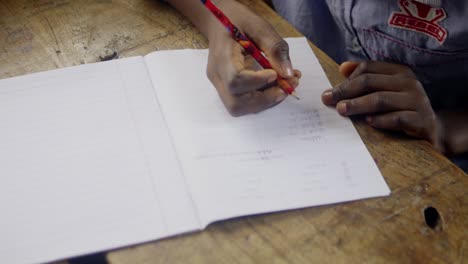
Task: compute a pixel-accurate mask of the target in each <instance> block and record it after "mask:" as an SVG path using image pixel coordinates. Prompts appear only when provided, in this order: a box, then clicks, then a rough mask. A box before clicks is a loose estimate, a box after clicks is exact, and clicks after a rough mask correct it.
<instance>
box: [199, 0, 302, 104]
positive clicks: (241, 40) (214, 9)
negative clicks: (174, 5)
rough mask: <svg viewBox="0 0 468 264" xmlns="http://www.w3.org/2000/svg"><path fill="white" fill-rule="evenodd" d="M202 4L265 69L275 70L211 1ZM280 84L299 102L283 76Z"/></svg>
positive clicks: (204, 1) (279, 77) (279, 78)
mask: <svg viewBox="0 0 468 264" xmlns="http://www.w3.org/2000/svg"><path fill="white" fill-rule="evenodd" d="M201 1H202V3H203V4H204V5H205V6H206V8H208V10H210V11H211V13H213V14H214V15H215V17H216V18H217V19H218V20H219V21H220V22H221V23H222V24H223V25H224V26H225V27H226V29H227V30H228V31H229V33H231V36H232V37H233V38H234V39H235V40H236V41H237V42H238V43H239V44H240V45H241V46H242V47H243V48H244V49H245V51H246V52H247V53H249V54H250V55H251V56H252V58H254V59H255V60H256V61H257V62H258V64H260V65H261V66H262V67H263V68H264V69H273V67H271V63H270V62H269V61H268V59H267V58H265V56H264V55H263V53H262V51H261V50H260V49H259V48H258V47H257V46H256V45H255V44H254V43H253V42H252V41H251V40H250V39H249V38H247V37H246V36H245V35H244V34H242V32H240V30H239V29H238V28H237V27H236V26H235V25H234V24H233V23H232V22H231V21H230V20H229V18H228V17H227V16H226V15H225V14H224V13H223V12H222V11H221V10H219V8H218V7H216V6H215V5H214V4H213V2H211V0H201ZM278 84H279V86H280V87H281V89H283V91H284V92H285V93H286V94H289V95H291V96H293V97H294V98H296V99H298V100H299V97H297V95H296V92H295V91H294V88H293V87H292V86H291V85H290V84H289V83H288V82H287V81H286V80H285V79H284V78H282V77H281V76H278Z"/></svg>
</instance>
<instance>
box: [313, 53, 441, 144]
mask: <svg viewBox="0 0 468 264" xmlns="http://www.w3.org/2000/svg"><path fill="white" fill-rule="evenodd" d="M340 71H341V73H342V74H343V75H344V76H345V77H347V79H346V80H345V81H343V82H342V83H340V84H339V85H337V86H336V87H334V88H333V89H329V90H326V91H325V92H323V94H322V101H323V103H324V104H326V105H330V106H336V110H337V111H338V113H340V114H341V115H343V116H353V115H365V116H366V121H367V122H368V123H369V124H370V125H371V126H373V127H375V128H381V129H388V130H395V131H403V132H404V133H406V134H408V135H410V136H414V137H418V138H423V139H426V140H428V141H429V142H431V143H432V144H433V145H434V146H435V147H436V148H437V149H438V150H439V151H443V143H442V140H441V135H440V134H441V133H440V131H441V125H440V122H439V120H438V118H437V116H436V114H435V113H434V110H433V109H432V106H431V103H430V101H429V98H428V97H427V95H426V92H425V91H424V88H423V86H422V84H421V83H420V82H419V81H418V80H417V78H416V76H415V74H414V73H413V71H412V70H411V69H410V68H408V67H407V66H404V65H397V64H390V63H385V62H377V61H368V62H361V63H357V62H345V63H343V64H342V65H341V66H340Z"/></svg>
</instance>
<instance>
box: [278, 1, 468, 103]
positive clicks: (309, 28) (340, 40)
mask: <svg viewBox="0 0 468 264" xmlns="http://www.w3.org/2000/svg"><path fill="white" fill-rule="evenodd" d="M273 3H274V4H275V7H276V8H277V11H278V12H279V13H280V14H281V15H282V16H283V17H285V18H286V19H287V20H288V21H290V22H291V23H292V24H293V25H294V26H296V27H297V28H298V29H299V30H300V31H301V32H303V33H304V34H305V35H306V36H308V37H309V38H310V39H311V40H312V41H313V42H314V43H316V45H317V46H319V47H320V48H321V49H322V50H324V51H325V52H326V53H327V54H329V55H330V56H331V57H332V58H333V59H335V60H336V61H337V62H339V63H340V62H342V61H344V60H376V61H386V62H391V63H398V64H404V65H408V66H410V67H411V68H412V69H413V71H414V72H415V73H416V75H417V76H418V78H419V80H420V81H421V82H422V83H423V85H424V87H425V89H426V92H427V93H428V96H429V98H431V102H432V105H433V107H434V108H436V109H437V108H447V107H450V108H453V107H466V106H468V1H466V0H451V1H448V0H420V1H415V0H382V1H375V0H273Z"/></svg>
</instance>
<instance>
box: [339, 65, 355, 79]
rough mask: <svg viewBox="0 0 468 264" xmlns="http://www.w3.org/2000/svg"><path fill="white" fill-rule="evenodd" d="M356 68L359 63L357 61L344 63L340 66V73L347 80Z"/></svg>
mask: <svg viewBox="0 0 468 264" xmlns="http://www.w3.org/2000/svg"><path fill="white" fill-rule="evenodd" d="M358 66H359V62H357V61H345V62H343V63H342V64H341V65H340V73H341V74H342V75H343V76H344V77H346V78H348V77H349V76H350V75H351V74H352V73H353V72H354V70H356V68H357V67H358Z"/></svg>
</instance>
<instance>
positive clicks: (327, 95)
mask: <svg viewBox="0 0 468 264" xmlns="http://www.w3.org/2000/svg"><path fill="white" fill-rule="evenodd" d="M322 101H323V102H324V103H325V104H327V105H330V104H333V93H332V91H331V90H326V91H325V92H323V94H322Z"/></svg>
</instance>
